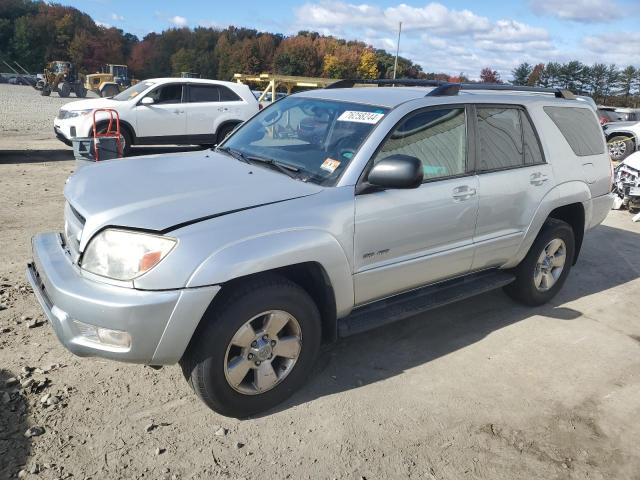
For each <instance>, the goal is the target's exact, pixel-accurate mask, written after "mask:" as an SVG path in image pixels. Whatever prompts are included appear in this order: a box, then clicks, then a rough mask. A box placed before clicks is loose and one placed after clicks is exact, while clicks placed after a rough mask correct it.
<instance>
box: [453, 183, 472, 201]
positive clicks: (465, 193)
mask: <svg viewBox="0 0 640 480" xmlns="http://www.w3.org/2000/svg"><path fill="white" fill-rule="evenodd" d="M475 194H476V189H475V188H471V187H469V186H468V185H462V186H460V187H456V188H454V189H453V194H452V197H453V199H454V200H458V201H460V202H462V201H465V200H468V199H470V198H471V197H473V196H474V195H475Z"/></svg>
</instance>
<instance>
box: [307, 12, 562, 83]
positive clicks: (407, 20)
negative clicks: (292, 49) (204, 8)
mask: <svg viewBox="0 0 640 480" xmlns="http://www.w3.org/2000/svg"><path fill="white" fill-rule="evenodd" d="M295 13H296V23H295V25H294V28H295V29H296V30H316V31H319V32H321V33H323V34H326V35H335V36H340V37H347V38H350V39H359V40H362V41H364V42H366V43H368V44H371V45H373V46H374V47H376V48H384V49H386V50H387V51H394V50H395V45H396V35H397V29H398V22H400V21H402V31H403V34H402V40H401V42H400V54H401V55H402V56H404V57H407V58H410V59H412V60H413V61H414V62H416V63H418V64H420V65H422V67H423V68H424V69H425V71H428V72H434V71H435V72H444V73H448V74H451V75H457V74H458V73H460V72H464V73H465V74H466V75H468V76H470V77H471V78H477V77H478V75H479V73H480V70H481V69H482V68H483V67H486V66H490V67H492V68H494V69H495V70H498V72H499V73H500V74H501V75H502V76H503V78H508V77H510V73H511V70H512V69H513V68H514V67H515V66H516V65H517V64H519V63H521V62H529V63H532V64H533V63H540V62H546V61H547V60H548V59H549V58H552V57H553V56H557V54H558V52H557V50H556V48H555V47H554V45H553V41H552V39H551V37H550V35H549V33H548V32H547V30H545V29H544V28H540V27H535V26H531V25H527V24H525V23H522V22H518V21H515V20H512V19H501V20H498V21H492V20H490V19H488V18H486V17H483V16H481V15H478V14H476V13H474V12H472V11H470V10H453V9H450V8H447V7H446V6H444V5H442V4H440V3H437V2H431V3H428V4H426V5H425V6H424V7H413V6H409V5H406V4H399V5H397V6H390V7H387V8H384V9H382V8H379V7H376V6H371V5H368V4H351V3H347V2H345V1H341V0H320V1H319V3H306V4H304V5H302V6H301V7H300V8H298V9H297V10H296V12H295Z"/></svg>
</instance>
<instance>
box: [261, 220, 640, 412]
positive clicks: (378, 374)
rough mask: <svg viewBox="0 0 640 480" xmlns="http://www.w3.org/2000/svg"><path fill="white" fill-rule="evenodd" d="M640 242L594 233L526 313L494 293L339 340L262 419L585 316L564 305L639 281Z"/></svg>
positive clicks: (603, 230)
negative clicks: (529, 329) (538, 322)
mask: <svg viewBox="0 0 640 480" xmlns="http://www.w3.org/2000/svg"><path fill="white" fill-rule="evenodd" d="M638 240H640V236H639V235H638V234H635V233H633V232H629V231H626V230H621V229H617V228H612V227H608V226H599V227H597V228H596V229H595V230H594V231H593V232H590V234H589V235H588V236H587V237H586V238H585V242H584V246H583V249H582V253H581V256H580V259H579V261H578V264H577V265H576V266H574V267H573V269H572V271H571V273H570V275H569V278H568V280H567V282H566V284H565V285H564V287H563V289H562V290H561V292H560V293H559V294H558V295H557V296H556V298H554V299H553V301H552V302H551V303H549V304H547V305H543V306H541V307H536V308H532V307H526V306H523V305H520V304H518V303H516V302H514V301H513V300H511V299H510V298H509V297H507V296H506V295H505V294H504V293H503V292H502V291H501V290H496V291H493V292H490V293H487V294H484V295H480V296H478V297H475V298H470V299H468V300H465V301H462V302H459V303H456V304H451V305H449V306H446V307H442V308H439V309H436V310H432V311H430V312H426V313H424V314H421V315H417V316H416V317H414V318H412V319H410V320H407V321H403V322H398V323H395V324H392V325H388V326H385V327H381V328H378V329H376V330H372V331H370V332H366V333H364V334H359V335H355V336H353V337H348V338H345V339H341V340H339V341H338V342H336V343H335V344H332V345H329V346H327V347H325V348H324V351H323V352H322V353H321V355H320V359H319V361H318V365H317V367H316V372H315V374H314V375H313V376H312V377H311V379H310V381H309V382H308V383H307V384H306V385H305V387H303V388H302V389H301V390H300V391H299V392H297V393H296V394H294V396H293V397H292V398H291V399H289V400H288V401H286V402H284V403H283V404H281V405H280V406H278V407H276V408H275V409H273V410H271V411H269V412H266V413H265V414H264V415H268V414H271V413H273V412H274V411H281V410H286V409H288V408H290V407H292V406H295V405H300V404H304V403H307V402H310V401H312V400H314V399H316V398H319V397H323V396H326V395H332V394H335V393H339V392H342V391H346V390H350V389H353V388H359V387H360V386H363V385H367V384H370V383H374V382H378V381H381V380H384V379H386V378H389V377H393V376H395V375H399V374H402V373H403V372H404V371H405V370H408V369H411V368H413V367H415V366H417V365H422V364H425V363H427V362H430V361H432V360H434V359H437V358H439V357H442V356H444V355H447V354H450V353H452V352H455V351H457V350H459V349H462V348H464V347H467V346H469V345H471V344H474V343H476V342H479V341H481V340H482V339H484V338H485V337H486V336H487V335H489V334H491V333H492V332H495V331H496V330H499V329H502V328H504V327H507V326H509V325H512V324H515V323H517V322H520V321H522V320H526V319H528V318H530V317H532V316H535V315H543V316H545V317H549V318H553V319H557V320H560V321H567V320H574V319H576V318H578V317H580V316H581V315H582V313H581V312H579V311H577V310H574V309H571V308H567V307H563V306H562V305H563V304H566V303H567V302H571V301H572V300H575V299H578V298H581V297H584V296H587V295H591V294H594V293H598V292H603V291H605V290H608V289H611V288H615V287H617V286H620V285H623V284H625V283H628V282H630V281H632V280H635V279H636V278H638V277H640V242H638Z"/></svg>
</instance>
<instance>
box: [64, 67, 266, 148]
mask: <svg viewBox="0 0 640 480" xmlns="http://www.w3.org/2000/svg"><path fill="white" fill-rule="evenodd" d="M98 108H111V109H114V110H116V111H117V112H118V114H119V115H120V123H121V129H122V135H123V137H124V138H123V140H124V145H123V147H124V148H123V149H124V152H125V154H126V153H127V152H128V151H129V148H130V147H131V145H166V144H171V145H173V144H187V145H190V144H196V145H200V144H202V145H213V144H215V143H217V142H219V141H221V140H222V139H224V138H225V137H226V136H227V135H228V134H229V133H230V132H231V131H232V130H233V129H234V128H235V127H236V126H237V125H238V124H240V123H242V122H244V121H245V120H247V119H248V118H250V117H251V116H252V115H254V114H255V113H256V112H257V111H258V101H257V100H256V98H255V97H254V96H253V94H252V93H251V90H250V89H249V87H248V86H246V85H243V84H240V83H233V82H223V81H218V80H205V79H198V78H180V79H178V78H155V79H151V80H144V81H142V82H140V83H137V84H136V85H133V86H132V87H130V88H127V89H126V90H124V91H122V92H120V93H119V94H117V95H115V96H113V97H109V98H97V99H90V100H80V101H77V102H70V103H67V104H66V105H64V106H63V107H62V108H60V112H59V113H58V116H57V117H56V118H55V120H54V122H53V124H54V130H55V133H56V136H57V137H58V138H59V139H60V140H61V141H63V142H64V143H66V144H67V145H71V142H72V140H73V138H74V137H89V136H91V134H92V128H93V127H92V126H93V115H92V113H93V111H94V110H95V109H98ZM97 119H98V124H97V127H98V128H97V129H98V131H99V132H104V131H105V130H106V129H107V125H108V117H107V116H106V114H99V116H98V117H97Z"/></svg>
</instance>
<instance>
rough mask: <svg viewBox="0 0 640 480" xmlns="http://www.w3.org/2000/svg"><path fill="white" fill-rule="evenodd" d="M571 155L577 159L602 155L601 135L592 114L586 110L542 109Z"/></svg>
mask: <svg viewBox="0 0 640 480" xmlns="http://www.w3.org/2000/svg"><path fill="white" fill-rule="evenodd" d="M544 111H545V112H546V113H547V115H549V117H550V118H551V120H553V123H555V124H556V126H557V127H558V129H559V130H560V132H561V133H562V135H563V136H564V138H565V139H566V140H567V143H569V145H570V146H571V149H572V150H573V153H575V154H576V155H578V156H579V157H586V156H589V155H600V154H602V153H604V142H603V141H602V140H603V133H602V129H601V128H600V125H598V123H597V122H596V119H595V117H594V115H593V112H592V111H591V110H589V109H586V108H576V107H544Z"/></svg>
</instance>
